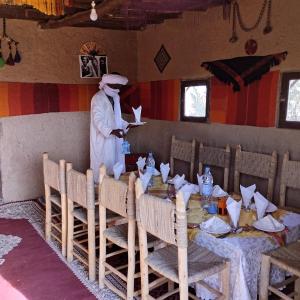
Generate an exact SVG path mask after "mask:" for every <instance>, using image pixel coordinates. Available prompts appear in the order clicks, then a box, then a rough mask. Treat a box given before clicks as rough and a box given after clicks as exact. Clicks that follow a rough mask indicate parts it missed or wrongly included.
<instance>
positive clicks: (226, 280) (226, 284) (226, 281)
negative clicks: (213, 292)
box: [221, 261, 230, 300]
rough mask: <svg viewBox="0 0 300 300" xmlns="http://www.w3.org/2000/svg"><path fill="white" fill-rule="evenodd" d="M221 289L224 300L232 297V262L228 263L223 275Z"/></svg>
mask: <svg viewBox="0 0 300 300" xmlns="http://www.w3.org/2000/svg"><path fill="white" fill-rule="evenodd" d="M221 288H222V294H223V296H224V300H229V297H230V262H229V261H227V262H226V267H225V269H224V270H223V271H222V273H221Z"/></svg>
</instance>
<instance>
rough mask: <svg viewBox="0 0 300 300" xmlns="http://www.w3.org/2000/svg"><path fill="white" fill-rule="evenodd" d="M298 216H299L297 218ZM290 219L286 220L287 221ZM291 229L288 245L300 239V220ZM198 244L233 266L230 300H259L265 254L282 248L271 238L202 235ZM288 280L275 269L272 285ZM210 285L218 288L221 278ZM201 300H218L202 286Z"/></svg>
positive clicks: (212, 281)
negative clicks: (227, 260) (261, 269)
mask: <svg viewBox="0 0 300 300" xmlns="http://www.w3.org/2000/svg"><path fill="white" fill-rule="evenodd" d="M293 215H295V214H293ZM287 217H288V216H286V217H285V218H287ZM291 225H292V226H289V227H288V232H287V243H290V242H292V241H296V240H297V239H299V238H300V218H298V222H297V221H296V222H294V224H291ZM195 242H196V243H198V244H199V245H201V246H204V247H206V248H208V249H209V250H211V251H213V252H214V253H216V254H218V255H220V256H223V257H227V258H229V259H230V262H231V271H230V292H231V296H230V299H232V300H256V299H257V293H258V288H259V276H260V266H261V254H262V253H263V252H268V251H270V250H273V249H276V248H278V247H279V244H278V242H277V241H275V239H273V238H271V237H238V236H237V237H226V238H223V239H221V238H216V237H215V236H213V235H211V234H208V233H205V232H203V231H199V233H198V234H197V235H196V237H195ZM283 276H284V274H283V272H281V271H280V270H279V269H275V268H274V269H272V271H271V281H272V282H279V281H280V280H282V277H283ZM206 281H207V282H208V283H209V284H211V285H213V286H215V287H218V286H219V282H220V281H219V278H218V276H217V275H214V276H211V277H210V278H208V279H207V280H206ZM196 291H197V296H198V297H200V298H201V299H206V300H210V299H214V298H215V297H214V296H213V295H212V294H211V293H209V292H208V291H207V290H205V289H204V288H202V287H200V286H199V285H197V286H196Z"/></svg>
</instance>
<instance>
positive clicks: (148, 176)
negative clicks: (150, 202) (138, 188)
mask: <svg viewBox="0 0 300 300" xmlns="http://www.w3.org/2000/svg"><path fill="white" fill-rule="evenodd" d="M139 174H140V179H141V181H142V186H143V189H144V192H145V191H146V190H147V187H148V184H149V181H150V179H151V177H152V174H151V173H149V172H146V173H144V174H143V173H142V172H139Z"/></svg>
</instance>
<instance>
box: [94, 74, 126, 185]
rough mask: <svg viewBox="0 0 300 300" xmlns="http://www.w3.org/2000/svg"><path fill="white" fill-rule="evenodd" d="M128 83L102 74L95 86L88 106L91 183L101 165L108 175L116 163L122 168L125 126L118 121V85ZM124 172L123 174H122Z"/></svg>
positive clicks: (119, 112) (111, 75)
mask: <svg viewBox="0 0 300 300" xmlns="http://www.w3.org/2000/svg"><path fill="white" fill-rule="evenodd" d="M127 82H128V79H127V78H126V77H123V76H121V75H118V74H105V75H103V77H102V80H101V81H100V84H99V89H100V90H99V91H98V92H97V93H96V94H95V95H94V96H93V98H92V102H91V125H90V159H91V168H92V169H93V174H94V181H95V182H98V181H99V167H100V165H101V164H102V163H103V164H104V165H105V166H106V168H107V172H108V174H113V166H114V164H115V163H117V162H120V163H122V164H123V165H124V168H125V155H124V154H123V153H122V143H123V138H122V137H123V136H124V134H125V133H127V131H128V127H129V126H128V123H127V122H126V121H124V120H123V119H122V115H121V106H120V96H119V89H116V88H115V87H117V86H118V85H126V84H127ZM124 171H125V170H124Z"/></svg>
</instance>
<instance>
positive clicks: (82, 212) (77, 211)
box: [67, 163, 96, 281]
mask: <svg viewBox="0 0 300 300" xmlns="http://www.w3.org/2000/svg"><path fill="white" fill-rule="evenodd" d="M67 199H68V236H67V241H68V243H67V245H68V246H67V260H68V262H71V261H72V260H73V256H75V257H76V258H77V259H78V260H79V261H80V262H82V263H83V264H84V265H85V266H87V267H88V273H89V280H91V281H94V280H95V279H96V247H95V243H96V242H95V239H96V236H95V226H96V214H95V210H96V206H95V191H94V180H93V172H92V170H91V169H89V170H87V172H86V174H82V173H80V172H77V171H76V170H74V169H72V164H70V163H67ZM75 221H76V222H77V223H79V226H80V227H79V228H81V230H76V228H78V227H77V226H78V225H76V226H74V222H75ZM86 244H87V245H86ZM86 256H87V259H86Z"/></svg>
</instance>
